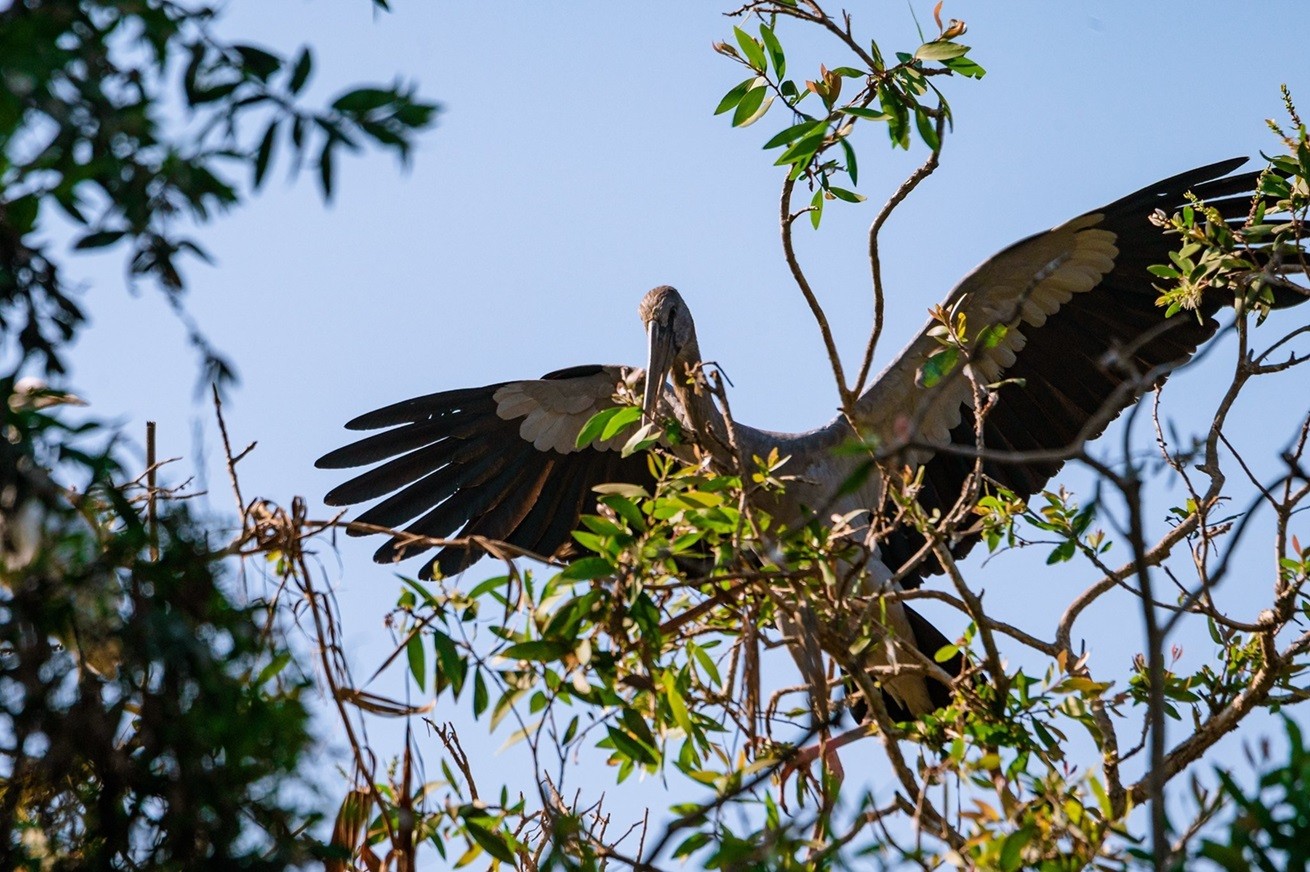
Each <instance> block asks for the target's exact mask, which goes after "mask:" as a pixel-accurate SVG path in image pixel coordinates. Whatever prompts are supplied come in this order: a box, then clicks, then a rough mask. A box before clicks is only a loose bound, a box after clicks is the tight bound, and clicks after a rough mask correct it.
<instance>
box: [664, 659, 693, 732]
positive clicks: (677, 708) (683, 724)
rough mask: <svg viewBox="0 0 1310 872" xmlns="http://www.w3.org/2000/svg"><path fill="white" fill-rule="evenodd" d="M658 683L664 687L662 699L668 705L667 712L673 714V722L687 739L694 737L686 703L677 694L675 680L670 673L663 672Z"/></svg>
mask: <svg viewBox="0 0 1310 872" xmlns="http://www.w3.org/2000/svg"><path fill="white" fill-rule="evenodd" d="M660 683H661V684H663V685H664V699H665V701H666V702H668V704H669V711H670V712H671V713H672V714H673V722H674V723H676V724H677V725H678V727H679V728H681V730H682V731H683V732H684V733H686V734H687V736H688V738H690V737H691V736H693V735H695V733H694V731H693V730H692V726H691V713H690V712H688V711H687V703H686V701H684V700H683V698H682V694H681V693H679V692H678V684H677V680H676V679H675V678H674V676H673V673H672V672H665V673H664V676H663V677H662V678H661V680H660Z"/></svg>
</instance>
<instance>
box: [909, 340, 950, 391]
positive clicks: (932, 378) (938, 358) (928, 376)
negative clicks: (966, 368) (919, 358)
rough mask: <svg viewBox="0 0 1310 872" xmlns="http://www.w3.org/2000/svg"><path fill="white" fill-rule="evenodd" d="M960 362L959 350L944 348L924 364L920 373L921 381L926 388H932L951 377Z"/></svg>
mask: <svg viewBox="0 0 1310 872" xmlns="http://www.w3.org/2000/svg"><path fill="white" fill-rule="evenodd" d="M959 360H960V352H959V350H958V349H956V348H954V347H951V348H943V349H942V350H941V351H938V352H937V353H936V354H934V355H933V356H932V357H929V358H928V359H927V360H925V361H924V362H923V366H922V367H921V368H920V371H919V381H920V383H921V384H922V385H923V386H924V387H925V388H930V387H933V386H934V385H936V384H937V383H938V382H940V381H941V380H942V379H943V378H945V377H946V376H948V375H950V373H951V371H952V370H953V369H955V365H956V363H958V362H959Z"/></svg>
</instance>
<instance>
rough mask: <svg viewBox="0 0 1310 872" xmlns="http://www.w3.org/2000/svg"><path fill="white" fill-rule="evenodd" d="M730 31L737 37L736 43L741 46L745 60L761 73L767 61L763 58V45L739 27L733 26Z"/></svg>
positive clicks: (766, 66) (766, 65)
mask: <svg viewBox="0 0 1310 872" xmlns="http://www.w3.org/2000/svg"><path fill="white" fill-rule="evenodd" d="M732 33H733V35H734V36H736V37H737V45H739V46H741V51H742V54H744V55H745V56H746V62H747V63H749V64H750V65H751V66H752V67H753V68H754V69H755V70H757V71H759V72H761V73H762V72H764V71H765V70H766V69H768V66H769V65H768V62H767V61H766V60H765V59H764V47H763V46H761V45H760V44H759V43H758V42H756V41H755V39H754V38H753V37H752V36H751V35H750V34H749V33H747V32H746V31H744V30H742V29H741V28H740V27H734V28H733V29H732Z"/></svg>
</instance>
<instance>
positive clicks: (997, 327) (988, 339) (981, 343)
mask: <svg viewBox="0 0 1310 872" xmlns="http://www.w3.org/2000/svg"><path fill="white" fill-rule="evenodd" d="M1009 332H1010V328H1009V327H1007V326H1005V325H1004V324H992V325H991V326H989V327H986V328H984V329H983V331H982V332H981V333H979V334H978V338H977V340H975V341H976V343H977V347H978V348H979V349H980V350H984V351H985V350H988V349H992V348H995V347H996V346H998V345H1000V344H1001V342H1002V340H1004V339H1005V336H1006V334H1007V333H1009Z"/></svg>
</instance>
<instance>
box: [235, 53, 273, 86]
mask: <svg viewBox="0 0 1310 872" xmlns="http://www.w3.org/2000/svg"><path fill="white" fill-rule="evenodd" d="M232 47H233V48H234V49H236V51H237V54H239V55H241V62H242V63H243V64H244V66H245V68H246V71H247V72H249V73H251V74H252V75H254V76H255V78H257V79H259V80H260V81H268V77H269V76H271V75H273V74H274V73H276V72H277V71H278V70H279V69H281V68H282V59H281V58H279V57H278V56H277V55H275V54H273V53H272V52H268V51H265V50H264V49H262V48H256V47H255V46H253V45H234V46H232Z"/></svg>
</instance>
